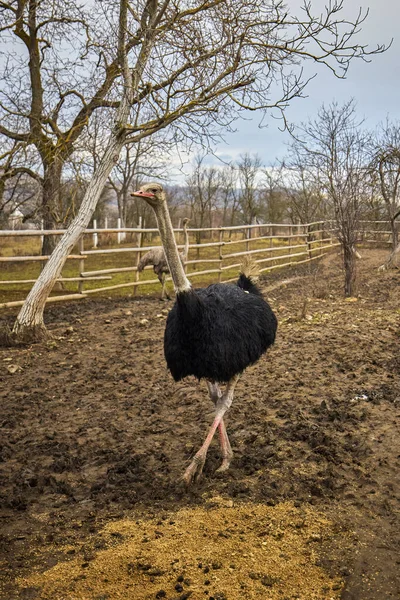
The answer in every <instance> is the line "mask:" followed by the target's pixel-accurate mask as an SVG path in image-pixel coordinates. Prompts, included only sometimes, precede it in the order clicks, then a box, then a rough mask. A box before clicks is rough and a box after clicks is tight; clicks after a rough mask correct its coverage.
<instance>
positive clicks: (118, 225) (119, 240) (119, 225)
mask: <svg viewBox="0 0 400 600" xmlns="http://www.w3.org/2000/svg"><path fill="white" fill-rule="evenodd" d="M117 229H121V219H120V217H118V219H117ZM121 240H122V234H121V232H120V231H118V233H117V244H120V243H121Z"/></svg>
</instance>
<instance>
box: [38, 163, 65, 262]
mask: <svg viewBox="0 0 400 600" xmlns="http://www.w3.org/2000/svg"><path fill="white" fill-rule="evenodd" d="M62 167H63V165H62V161H61V160H59V159H57V158H56V159H54V160H53V162H51V163H49V164H47V165H45V167H44V176H43V188H42V189H43V195H42V218H43V228H44V229H57V226H58V223H57V216H56V215H57V211H58V210H59V203H60V189H61V173H62ZM57 243H58V236H55V235H45V236H43V244H42V255H43V256H50V254H51V253H52V252H53V250H54V248H55V247H56V246H57Z"/></svg>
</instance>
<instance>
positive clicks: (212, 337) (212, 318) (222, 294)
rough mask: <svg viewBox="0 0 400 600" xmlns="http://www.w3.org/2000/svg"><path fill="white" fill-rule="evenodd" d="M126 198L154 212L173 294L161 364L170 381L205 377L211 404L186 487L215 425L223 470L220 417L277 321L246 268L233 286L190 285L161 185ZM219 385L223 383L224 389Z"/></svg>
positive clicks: (226, 459)
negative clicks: (211, 415)
mask: <svg viewBox="0 0 400 600" xmlns="http://www.w3.org/2000/svg"><path fill="white" fill-rule="evenodd" d="M132 196H137V197H139V198H143V199H144V200H145V201H146V202H147V203H148V204H149V205H150V206H151V207H152V208H153V210H154V212H155V215H156V218H157V223H158V228H159V231H160V236H161V241H162V244H163V246H164V250H165V255H166V257H167V261H168V266H169V271H170V273H171V275H172V280H173V283H174V288H175V292H176V301H175V304H174V306H173V308H172V309H171V311H170V312H169V315H168V318H167V323H166V328H165V334H164V354H165V358H166V361H167V366H168V368H169V370H170V372H171V374H172V376H173V378H174V379H175V381H180V380H181V379H183V378H184V377H186V376H188V375H194V376H195V377H197V378H198V379H199V380H200V379H205V380H206V383H207V387H208V392H209V395H210V397H211V400H212V401H213V402H214V405H215V418H214V421H213V423H212V425H211V428H210V429H209V432H208V435H207V437H206V439H205V441H204V444H203V445H202V446H201V448H200V450H199V451H198V452H197V453H196V454H195V456H194V458H193V460H192V462H191V463H190V465H189V466H188V468H187V469H186V471H185V473H184V475H183V479H184V481H185V482H186V483H187V484H188V485H189V484H190V483H191V482H192V481H197V480H198V479H199V478H200V476H201V473H202V470H203V466H204V463H205V460H206V455H207V451H208V448H209V446H210V444H211V441H212V439H213V437H214V434H215V432H216V430H217V429H218V431H219V437H220V445H221V451H222V464H221V466H220V467H219V469H218V471H220V472H221V471H225V470H226V469H228V467H229V464H230V462H231V460H232V448H231V445H230V443H229V439H228V435H227V432H226V428H225V424H224V420H223V418H224V415H225V413H226V411H227V410H228V409H229V407H230V406H231V404H232V400H233V393H234V390H235V386H236V384H237V382H238V379H239V376H240V374H241V373H242V372H243V371H244V370H245V369H246V367H248V366H249V365H251V364H253V363H255V362H256V361H257V360H258V359H259V358H260V356H261V355H262V354H264V352H265V351H266V350H267V348H268V347H269V346H271V345H272V344H273V343H274V341H275V334H276V329H277V320H276V317H275V315H274V313H273V312H272V309H271V308H270V306H269V305H268V303H267V302H266V301H265V300H264V299H263V298H262V296H261V292H260V291H259V289H258V287H257V286H256V285H255V284H254V283H253V281H252V280H251V278H250V273H249V269H248V268H247V269H246V268H243V272H242V273H241V275H240V276H239V279H238V281H237V284H236V285H235V284H224V283H216V284H212V285H210V286H209V287H207V288H204V289H198V290H194V289H192V286H191V284H190V282H189V280H188V279H187V277H186V274H185V272H184V270H183V267H182V263H181V261H180V259H179V254H178V250H177V246H176V242H175V238H174V234H173V229H172V225H171V219H170V215H169V211H168V206H167V202H166V198H165V194H164V192H163V188H162V186H161V185H160V184H158V183H148V184H146V185H144V186H142V187H141V188H140V190H138V191H137V192H134V193H133V194H132ZM221 383H226V388H225V390H224V391H222V390H221V389H220V384H221Z"/></svg>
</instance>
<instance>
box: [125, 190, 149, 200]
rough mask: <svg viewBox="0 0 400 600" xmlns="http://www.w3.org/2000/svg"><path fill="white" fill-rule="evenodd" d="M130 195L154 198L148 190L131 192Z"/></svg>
mask: <svg viewBox="0 0 400 600" xmlns="http://www.w3.org/2000/svg"><path fill="white" fill-rule="evenodd" d="M131 196H136V197H137V198H154V194H151V193H150V192H142V190H137V192H131Z"/></svg>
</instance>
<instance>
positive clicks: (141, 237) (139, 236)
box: [133, 217, 143, 296]
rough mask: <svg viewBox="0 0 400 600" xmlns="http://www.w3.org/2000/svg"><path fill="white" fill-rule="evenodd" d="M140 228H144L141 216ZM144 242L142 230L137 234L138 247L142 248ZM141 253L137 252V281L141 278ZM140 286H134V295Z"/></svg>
mask: <svg viewBox="0 0 400 600" xmlns="http://www.w3.org/2000/svg"><path fill="white" fill-rule="evenodd" d="M139 229H142V217H139ZM142 243H143V234H142V232H141V231H140V232H139V233H138V236H137V247H138V248H141V247H142ZM141 254H142V253H141V252H136V272H135V281H139V279H140V277H139V271H138V270H137V268H138V264H139V262H140V258H141ZM139 287H140V286H138V285H135V286H134V288H133V295H134V296H136V292H137V290H138V288H139Z"/></svg>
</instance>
